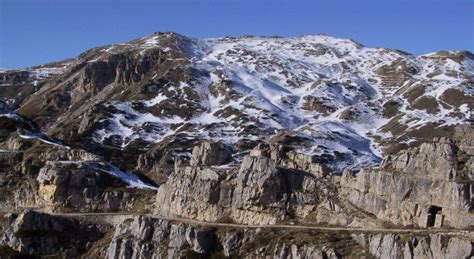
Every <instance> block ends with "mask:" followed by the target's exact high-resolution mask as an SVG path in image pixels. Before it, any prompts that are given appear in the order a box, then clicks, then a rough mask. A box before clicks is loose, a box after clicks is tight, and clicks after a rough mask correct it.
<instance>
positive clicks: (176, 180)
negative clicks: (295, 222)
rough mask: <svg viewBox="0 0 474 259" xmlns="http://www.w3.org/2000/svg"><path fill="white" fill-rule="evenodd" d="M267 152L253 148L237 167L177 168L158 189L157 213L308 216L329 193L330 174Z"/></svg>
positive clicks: (242, 219)
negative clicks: (283, 163) (286, 164)
mask: <svg viewBox="0 0 474 259" xmlns="http://www.w3.org/2000/svg"><path fill="white" fill-rule="evenodd" d="M195 154H197V155H198V154H200V153H198V152H196V153H195ZM265 155H266V154H265V152H262V153H258V152H252V153H251V154H249V155H247V156H245V157H244V158H243V161H242V163H241V165H240V168H237V167H235V166H234V167H228V168H222V167H206V168H199V167H196V166H190V167H181V168H178V169H177V171H176V172H174V173H173V174H172V175H171V176H170V178H169V180H168V182H167V183H166V184H164V185H162V186H161V187H160V188H159V189H158V194H157V199H156V213H158V214H161V215H174V216H182V217H188V218H195V219H199V220H204V221H235V222H239V223H248V224H270V223H275V222H278V221H282V220H285V219H291V218H303V217H305V216H307V215H308V214H309V213H310V212H311V211H313V210H314V208H315V207H316V205H317V204H318V202H319V200H320V199H322V197H323V196H324V195H326V194H327V190H328V184H329V183H328V180H327V179H324V178H321V179H318V178H316V177H315V176H313V175H311V174H308V173H304V172H302V171H297V170H293V169H287V168H283V167H278V166H277V165H276V163H275V161H273V160H272V159H270V157H268V156H265ZM192 160H196V158H194V156H193V158H192Z"/></svg>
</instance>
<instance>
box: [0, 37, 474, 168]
mask: <svg viewBox="0 0 474 259" xmlns="http://www.w3.org/2000/svg"><path fill="white" fill-rule="evenodd" d="M473 95H474V55H473V54H472V53H470V52H466V51H442V52H437V53H431V54H427V55H421V56H414V55H410V54H408V53H405V52H402V51H398V50H391V49H384V48H367V47H364V46H362V45H361V44H359V43H357V42H354V41H352V40H346V39H338V38H334V37H331V36H327V35H309V36H302V37H290V38H280V37H252V36H244V37H225V38H214V39H195V38H189V37H185V36H182V35H178V34H174V33H156V34H154V35H151V36H147V37H144V38H141V39H137V40H134V41H130V42H128V43H124V44H117V45H111V46H105V47H100V48H95V49H91V50H89V51H87V52H85V53H83V54H81V55H80V56H79V57H77V58H74V59H70V60H66V61H62V62H56V63H51V64H48V65H45V66H40V67H35V68H31V69H27V70H22V71H3V72H0V96H1V97H2V98H3V101H5V102H6V103H7V104H8V105H9V106H10V107H12V108H15V109H16V110H17V112H18V113H20V114H22V115H25V116H27V117H29V118H31V119H33V120H34V121H36V122H37V123H38V125H39V126H40V127H41V128H42V129H43V130H44V131H46V132H47V133H49V134H50V135H51V136H54V137H56V138H58V139H62V140H63V141H64V142H65V143H68V144H70V145H81V146H83V147H84V146H89V147H90V148H92V149H97V150H104V151H103V152H109V151H110V150H119V151H121V152H122V155H123V156H125V155H124V154H126V153H127V152H129V151H130V150H133V152H131V153H133V155H134V157H135V158H134V159H136V158H137V156H138V155H141V156H145V157H147V156H156V153H157V150H160V152H158V153H160V154H159V156H160V157H166V156H165V153H169V151H170V150H174V151H173V152H172V154H171V155H170V156H173V155H176V154H181V155H182V154H186V153H187V152H189V151H190V148H191V147H192V145H193V144H194V143H196V142H197V141H199V140H203V139H212V140H221V141H223V142H225V143H228V144H230V145H232V146H234V149H235V151H236V152H235V153H236V156H235V159H236V160H238V159H239V154H241V153H242V152H243V153H245V152H246V151H247V150H248V149H250V148H251V147H253V146H254V145H256V144H257V143H258V142H260V141H262V140H268V141H276V142H278V141H280V142H281V141H284V143H282V144H284V145H286V146H288V147H289V148H291V149H293V150H295V151H296V152H298V153H304V154H307V155H311V156H312V157H313V158H314V159H315V160H316V161H320V162H321V163H323V164H325V165H326V166H327V167H328V168H330V169H332V171H334V172H340V171H341V170H343V169H344V168H362V167H367V166H373V165H377V164H378V163H379V162H380V160H381V158H382V157H383V155H384V153H385V154H388V153H391V152H394V151H397V150H399V149H401V148H405V147H407V146H408V145H416V144H417V143H418V142H419V141H423V140H426V139H431V138H432V137H436V136H449V134H450V132H451V131H452V126H454V125H457V124H472V110H473V108H474V97H473ZM283 135H285V136H291V137H285V138H282V137H281V136H283ZM282 139H283V140H282ZM85 143H87V144H85ZM129 153H130V152H129ZM167 159H168V158H167ZM137 163H139V162H137ZM132 164H133V166H135V165H136V164H135V163H132Z"/></svg>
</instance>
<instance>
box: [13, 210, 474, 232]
mask: <svg viewBox="0 0 474 259" xmlns="http://www.w3.org/2000/svg"><path fill="white" fill-rule="evenodd" d="M35 211H38V212H43V213H48V214H51V215H55V216H61V217H69V218H75V219H78V220H82V221H86V222H91V223H108V224H120V223H121V222H123V221H124V220H126V219H131V218H133V217H136V216H148V217H151V218H154V219H161V220H168V221H174V222H182V223H187V224H192V225H200V226H209V227H231V228H266V229H272V228H273V229H300V230H319V231H336V232H340V231H343V232H353V233H394V234H396V233H398V234H445V235H452V236H465V237H469V238H470V239H473V240H474V231H471V230H458V229H445V228H378V227H368V228H356V227H338V226H317V225H310V224H306V225H305V224H296V223H295V224H272V225H253V224H251V225H247V224H236V223H219V222H206V221H199V220H194V219H189V218H180V217H168V216H161V215H153V214H138V213H112V212H104V213H80V212H77V213H76V212H73V213H57V212H45V211H43V210H41V209H35ZM4 213H5V212H4Z"/></svg>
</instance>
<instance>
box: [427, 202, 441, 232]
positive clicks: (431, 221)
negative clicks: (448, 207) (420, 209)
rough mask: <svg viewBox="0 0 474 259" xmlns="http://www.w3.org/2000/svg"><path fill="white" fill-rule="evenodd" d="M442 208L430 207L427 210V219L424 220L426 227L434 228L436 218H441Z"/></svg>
mask: <svg viewBox="0 0 474 259" xmlns="http://www.w3.org/2000/svg"><path fill="white" fill-rule="evenodd" d="M442 210H443V208H441V207H438V206H430V207H429V208H428V218H427V219H426V227H427V228H429V227H434V226H435V222H436V216H439V217H441V211H442Z"/></svg>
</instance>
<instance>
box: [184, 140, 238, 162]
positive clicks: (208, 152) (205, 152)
mask: <svg viewBox="0 0 474 259" xmlns="http://www.w3.org/2000/svg"><path fill="white" fill-rule="evenodd" d="M231 161H232V153H231V150H230V148H229V147H228V146H226V145H225V144H224V143H222V142H210V141H205V142H202V143H201V144H200V145H199V146H195V147H194V149H193V153H192V157H191V161H190V163H191V166H213V165H215V166H217V165H223V164H226V163H229V162H231Z"/></svg>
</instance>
